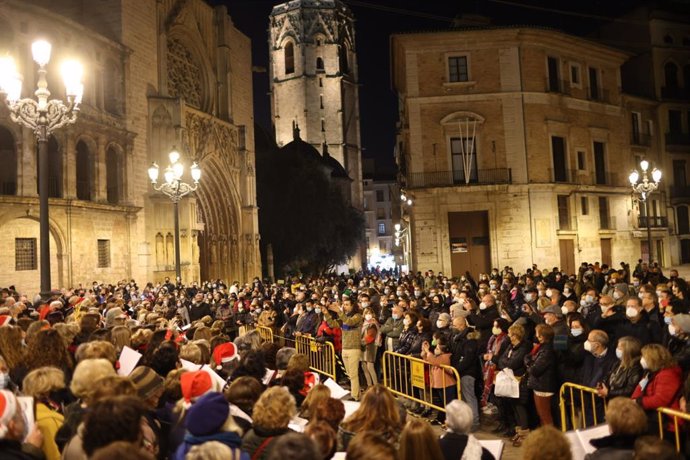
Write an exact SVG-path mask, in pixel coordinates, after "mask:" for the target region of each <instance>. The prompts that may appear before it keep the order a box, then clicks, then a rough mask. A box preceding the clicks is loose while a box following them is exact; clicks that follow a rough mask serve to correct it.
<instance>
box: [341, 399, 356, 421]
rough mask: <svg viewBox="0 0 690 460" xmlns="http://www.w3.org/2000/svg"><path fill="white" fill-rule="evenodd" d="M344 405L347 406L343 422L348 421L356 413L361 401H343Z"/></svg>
mask: <svg viewBox="0 0 690 460" xmlns="http://www.w3.org/2000/svg"><path fill="white" fill-rule="evenodd" d="M343 404H344V405H345V418H344V419H343V420H346V419H347V418H348V417H349V416H350V415H352V414H353V413H354V411H356V410H357V409H359V401H343Z"/></svg>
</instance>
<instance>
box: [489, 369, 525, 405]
mask: <svg viewBox="0 0 690 460" xmlns="http://www.w3.org/2000/svg"><path fill="white" fill-rule="evenodd" d="M494 394H495V395H496V396H501V397H504V398H519V397H520V382H518V379H516V378H515V376H514V375H513V370H512V369H508V368H506V369H503V370H502V371H501V372H499V373H498V374H496V383H495V385H494Z"/></svg>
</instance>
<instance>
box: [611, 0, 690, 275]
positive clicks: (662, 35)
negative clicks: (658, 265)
mask: <svg viewBox="0 0 690 460" xmlns="http://www.w3.org/2000/svg"><path fill="white" fill-rule="evenodd" d="M669 8H671V6H670V5H666V7H665V9H663V10H661V9H657V8H654V7H650V6H644V7H640V8H636V9H634V10H633V11H631V12H630V13H629V14H627V15H626V16H624V17H623V18H621V21H616V22H614V23H612V24H609V25H607V26H606V27H605V28H602V29H601V30H600V36H599V39H600V40H601V41H602V42H604V43H610V44H612V45H614V46H618V47H621V48H623V49H625V50H627V51H629V52H630V53H632V54H633V57H632V58H631V59H629V60H628V61H627V62H626V63H625V64H624V65H623V67H622V83H623V91H624V92H625V93H626V98H627V99H628V100H630V101H636V102H637V105H636V106H628V110H629V114H630V115H629V116H630V117H629V119H628V126H629V129H630V132H631V144H632V147H633V151H634V153H635V155H636V156H638V157H643V156H644V155H645V153H646V152H645V150H646V149H650V148H653V149H657V150H658V151H660V152H661V153H662V161H661V166H660V169H662V172H663V173H664V177H663V178H662V185H663V187H662V190H663V194H656V195H653V199H652V201H651V202H650V204H651V205H652V209H653V211H654V212H655V214H653V213H652V212H650V214H652V215H651V220H652V222H653V223H654V224H656V225H657V226H658V227H660V229H657V230H656V231H655V233H654V235H653V239H654V240H655V245H654V246H653V249H654V254H655V255H656V254H659V251H660V250H661V249H662V248H661V247H660V245H661V244H662V241H663V238H662V235H661V229H663V230H667V227H668V231H667V232H664V233H665V234H669V233H670V236H669V237H668V242H669V254H670V259H669V260H666V262H667V264H669V265H677V264H687V263H690V219H689V216H688V209H689V206H690V186H689V185H690V181H689V179H690V161H688V159H687V156H688V153H690V14H688V11H687V8H686V9H685V10H682V9H678V10H676V11H674V10H672V9H669ZM663 209H665V211H663ZM641 210H642V211H643V212H644V207H642V208H641ZM665 214H668V217H669V219H668V223H667V222H665V221H664V220H663V219H661V221H658V220H659V219H660V217H658V216H662V215H665ZM641 217H642V218H644V214H642V216H641Z"/></svg>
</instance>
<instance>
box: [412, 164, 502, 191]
mask: <svg viewBox="0 0 690 460" xmlns="http://www.w3.org/2000/svg"><path fill="white" fill-rule="evenodd" d="M406 177H407V187H408V188H423V187H448V186H463V185H491V184H510V183H512V181H513V177H512V172H511V170H510V169H509V168H496V169H479V170H476V171H474V172H473V173H472V174H471V175H470V177H469V180H466V177H465V173H464V172H463V171H430V172H421V173H409V174H407V176H406Z"/></svg>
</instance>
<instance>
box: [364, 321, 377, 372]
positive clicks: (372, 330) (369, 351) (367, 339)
mask: <svg viewBox="0 0 690 460" xmlns="http://www.w3.org/2000/svg"><path fill="white" fill-rule="evenodd" d="M380 345H381V335H380V334H379V323H377V322H376V320H375V319H373V318H372V319H371V321H364V324H363V325H362V346H363V347H364V353H363V354H362V361H366V362H370V363H373V362H374V361H376V354H377V353H378V349H379V346H380Z"/></svg>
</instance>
